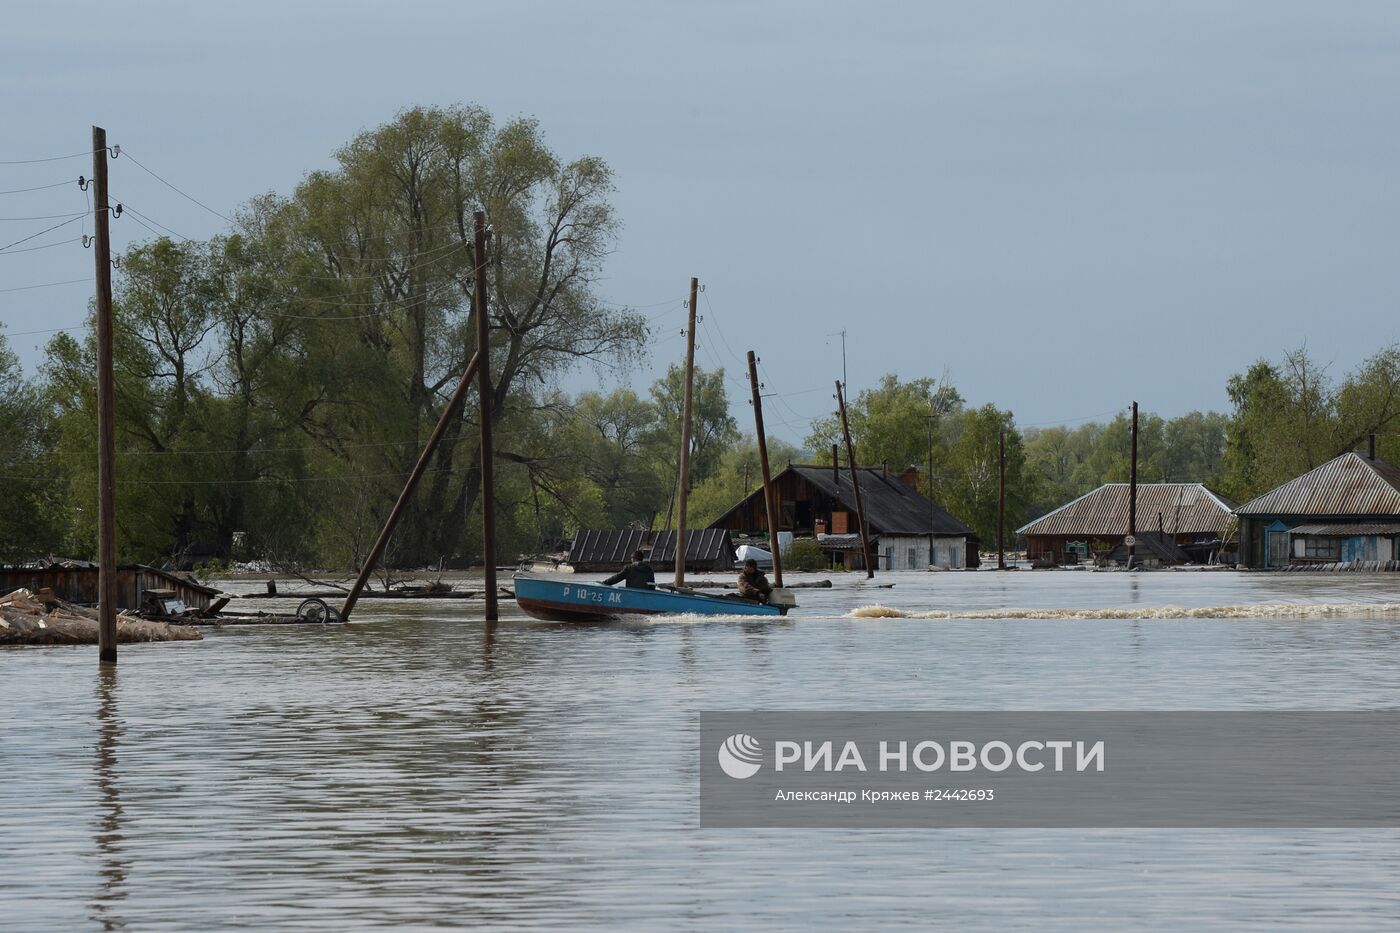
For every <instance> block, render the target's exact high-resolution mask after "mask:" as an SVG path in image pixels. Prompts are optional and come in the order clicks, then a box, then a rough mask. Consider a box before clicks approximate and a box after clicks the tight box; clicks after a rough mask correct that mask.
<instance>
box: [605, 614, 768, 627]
mask: <svg viewBox="0 0 1400 933" xmlns="http://www.w3.org/2000/svg"><path fill="white" fill-rule="evenodd" d="M618 621H619V622H622V623H625V624H627V625H694V624H696V623H698V622H726V623H727V622H758V623H761V624H765V625H767V624H771V623H773V622H782V621H784V617H783V616H780V615H762V616H755V615H740V614H738V613H735V614H734V615H710V614H709V613H703V612H667V613H664V614H658V615H646V614H643V613H637V614H635V615H620V616H618Z"/></svg>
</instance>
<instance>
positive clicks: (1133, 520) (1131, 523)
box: [1128, 402, 1137, 568]
mask: <svg viewBox="0 0 1400 933" xmlns="http://www.w3.org/2000/svg"><path fill="white" fill-rule="evenodd" d="M1128 541H1129V542H1131V543H1130V544H1129V545H1128V567H1129V568H1131V567H1132V566H1133V559H1134V558H1136V557H1137V402H1133V459H1132V466H1131V467H1130V468H1129V471H1128Z"/></svg>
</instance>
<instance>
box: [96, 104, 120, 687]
mask: <svg viewBox="0 0 1400 933" xmlns="http://www.w3.org/2000/svg"><path fill="white" fill-rule="evenodd" d="M92 214H93V216H92V224H93V237H92V252H93V258H94V260H95V261H96V264H97V567H98V569H97V660H98V663H99V664H102V663H106V664H116V663H117V469H116V459H117V458H116V446H117V443H116V438H117V431H116V415H115V411H114V409H115V405H116V394H115V391H114V389H113V383H112V241H111V238H110V237H109V235H108V230H107V131H106V130H105V129H103V128H102V127H100V126H94V127H93V128H92Z"/></svg>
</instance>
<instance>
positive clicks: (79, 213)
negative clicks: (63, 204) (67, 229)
mask: <svg viewBox="0 0 1400 933" xmlns="http://www.w3.org/2000/svg"><path fill="white" fill-rule="evenodd" d="M87 214H88V211H74V212H73V213H71V214H37V215H35V216H33V217H0V222H3V221H20V220H58V219H59V218H62V217H83V216H86V215H87Z"/></svg>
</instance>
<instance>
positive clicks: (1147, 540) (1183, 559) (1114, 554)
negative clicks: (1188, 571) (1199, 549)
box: [1108, 531, 1191, 564]
mask: <svg viewBox="0 0 1400 933" xmlns="http://www.w3.org/2000/svg"><path fill="white" fill-rule="evenodd" d="M1149 556H1151V557H1155V558H1157V559H1158V560H1162V561H1169V562H1175V563H1178V564H1189V563H1190V562H1191V555H1190V554H1187V553H1186V552H1185V551H1183V550H1182V549H1181V547H1180V546H1179V545H1178V544H1177V543H1176V542H1175V541H1173V540H1172V539H1171V535H1165V536H1164V535H1160V534H1158V533H1157V532H1155V531H1145V532H1140V533H1139V534H1138V535H1137V536H1136V540H1135V542H1134V547H1133V559H1134V560H1142V559H1144V558H1146V557H1149ZM1108 559H1109V560H1112V561H1126V560H1127V559H1128V545H1126V544H1120V545H1118V546H1117V547H1116V548H1114V549H1113V550H1112V551H1110V552H1109V553H1108Z"/></svg>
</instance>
